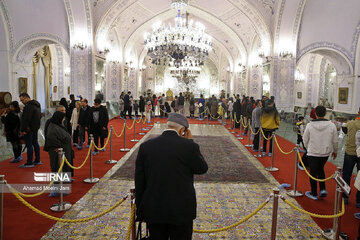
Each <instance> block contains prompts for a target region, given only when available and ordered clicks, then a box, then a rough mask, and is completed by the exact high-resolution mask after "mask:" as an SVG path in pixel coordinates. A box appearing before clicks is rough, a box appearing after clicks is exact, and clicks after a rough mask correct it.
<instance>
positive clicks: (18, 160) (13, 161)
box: [10, 156, 23, 163]
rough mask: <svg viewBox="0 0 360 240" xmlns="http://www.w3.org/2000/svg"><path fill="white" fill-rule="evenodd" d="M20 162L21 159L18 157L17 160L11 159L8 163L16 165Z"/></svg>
mask: <svg viewBox="0 0 360 240" xmlns="http://www.w3.org/2000/svg"><path fill="white" fill-rule="evenodd" d="M21 160H23V157H21V156H20V157H18V158H13V159H11V160H10V162H11V163H18V162H20V161H21Z"/></svg>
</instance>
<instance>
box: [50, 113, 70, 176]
mask: <svg viewBox="0 0 360 240" xmlns="http://www.w3.org/2000/svg"><path fill="white" fill-rule="evenodd" d="M65 119H66V118H65V113H63V112H59V111H57V112H55V113H54V115H53V116H52V118H51V120H50V124H49V127H48V129H47V131H46V132H45V139H46V149H47V151H48V153H49V157H50V167H51V171H52V172H57V171H58V170H59V166H60V164H61V162H59V156H58V152H57V150H58V149H59V148H62V149H63V151H64V154H65V158H66V159H67V160H68V162H69V163H70V164H71V165H73V150H72V146H71V136H70V134H69V132H68V131H67V129H66V128H65V127H64V121H65ZM62 171H63V172H70V173H71V176H74V171H73V169H72V168H70V167H69V166H68V165H67V164H66V163H65V164H64V166H63V169H62Z"/></svg>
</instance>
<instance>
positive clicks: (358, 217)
mask: <svg viewBox="0 0 360 240" xmlns="http://www.w3.org/2000/svg"><path fill="white" fill-rule="evenodd" d="M354 217H355V218H356V219H359V220H360V212H358V213H354Z"/></svg>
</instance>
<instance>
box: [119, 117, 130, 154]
mask: <svg viewBox="0 0 360 240" xmlns="http://www.w3.org/2000/svg"><path fill="white" fill-rule="evenodd" d="M129 151H130V149H129V148H126V119H124V148H121V149H120V152H129Z"/></svg>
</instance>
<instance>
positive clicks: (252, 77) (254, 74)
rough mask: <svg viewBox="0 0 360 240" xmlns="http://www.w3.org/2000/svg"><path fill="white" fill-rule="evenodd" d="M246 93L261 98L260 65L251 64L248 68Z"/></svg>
mask: <svg viewBox="0 0 360 240" xmlns="http://www.w3.org/2000/svg"><path fill="white" fill-rule="evenodd" d="M248 79H249V82H248V95H249V96H250V97H254V99H259V98H261V95H262V66H260V65H258V66H252V67H250V68H249V78H248Z"/></svg>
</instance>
